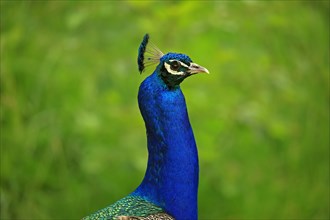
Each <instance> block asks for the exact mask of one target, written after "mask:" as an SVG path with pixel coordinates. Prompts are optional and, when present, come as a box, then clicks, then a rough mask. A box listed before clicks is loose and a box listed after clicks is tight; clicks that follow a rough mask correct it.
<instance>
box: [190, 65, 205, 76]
mask: <svg viewBox="0 0 330 220" xmlns="http://www.w3.org/2000/svg"><path fill="white" fill-rule="evenodd" d="M188 72H189V73H190V74H191V75H192V74H196V73H207V74H209V71H208V70H207V69H206V68H205V67H202V66H200V65H198V64H197V63H190V66H189V67H188Z"/></svg>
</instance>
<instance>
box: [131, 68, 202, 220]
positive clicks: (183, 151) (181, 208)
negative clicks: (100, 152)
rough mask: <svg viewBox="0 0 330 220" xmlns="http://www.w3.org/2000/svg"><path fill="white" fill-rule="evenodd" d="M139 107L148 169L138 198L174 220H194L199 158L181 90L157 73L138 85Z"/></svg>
mask: <svg viewBox="0 0 330 220" xmlns="http://www.w3.org/2000/svg"><path fill="white" fill-rule="evenodd" d="M138 99H139V107H140V110H141V114H142V116H143V119H144V121H145V125H146V129H147V141H148V152H149V158H148V167H147V171H146V174H145V177H144V179H143V181H142V183H141V185H140V186H139V187H138V188H137V190H136V191H135V192H134V194H138V195H140V196H142V197H145V198H146V199H148V200H150V201H151V202H153V203H155V204H156V205H159V206H160V207H162V208H164V210H165V211H166V212H168V213H169V214H171V215H173V216H174V217H175V218H176V219H197V188H198V155H197V148H196V143H195V139H194V135H193V131H192V128H191V125H190V122H189V118H188V114H187V109H186V103H185V99H184V96H183V94H182V91H181V89H180V87H177V88H174V89H168V88H167V86H166V85H165V84H164V82H163V81H162V79H161V78H160V76H159V75H158V74H157V73H153V74H152V75H151V76H149V77H148V78H146V80H145V81H144V82H143V83H142V84H141V86H140V90H139V97H138Z"/></svg>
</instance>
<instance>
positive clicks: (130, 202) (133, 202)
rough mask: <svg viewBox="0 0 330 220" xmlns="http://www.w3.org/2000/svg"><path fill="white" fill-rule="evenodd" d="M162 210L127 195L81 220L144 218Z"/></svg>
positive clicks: (141, 199) (136, 197)
mask: <svg viewBox="0 0 330 220" xmlns="http://www.w3.org/2000/svg"><path fill="white" fill-rule="evenodd" d="M163 212H164V211H163V210H162V208H160V207H158V206H155V205H154V204H152V203H150V202H148V201H146V200H144V199H143V198H141V197H139V196H133V195H129V196H126V197H124V198H122V199H121V200H118V201H117V202H116V203H114V204H112V205H110V206H108V207H106V208H104V209H101V210H99V211H97V212H95V213H94V214H92V215H90V216H87V217H85V218H83V220H94V219H116V220H117V219H118V217H119V216H132V217H146V219H148V216H150V215H155V214H159V213H163ZM142 219H143V218H142Z"/></svg>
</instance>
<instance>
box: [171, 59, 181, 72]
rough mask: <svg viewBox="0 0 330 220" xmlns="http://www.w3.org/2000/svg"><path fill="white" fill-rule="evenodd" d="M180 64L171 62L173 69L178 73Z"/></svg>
mask: <svg viewBox="0 0 330 220" xmlns="http://www.w3.org/2000/svg"><path fill="white" fill-rule="evenodd" d="M180 66H181V64H180V62H178V61H176V60H174V61H172V62H171V69H172V70H175V71H177V70H178V69H179V68H180Z"/></svg>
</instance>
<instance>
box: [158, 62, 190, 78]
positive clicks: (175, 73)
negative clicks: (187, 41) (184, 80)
mask: <svg viewBox="0 0 330 220" xmlns="http://www.w3.org/2000/svg"><path fill="white" fill-rule="evenodd" d="M169 61H170V62H173V61H177V62H179V63H180V65H181V66H183V67H186V68H188V66H187V64H185V63H183V62H181V61H179V60H169ZM164 67H165V68H166V70H167V72H169V73H170V74H172V75H184V72H182V71H179V72H178V71H175V70H173V69H171V65H170V64H168V63H166V62H165V63H164Z"/></svg>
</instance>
